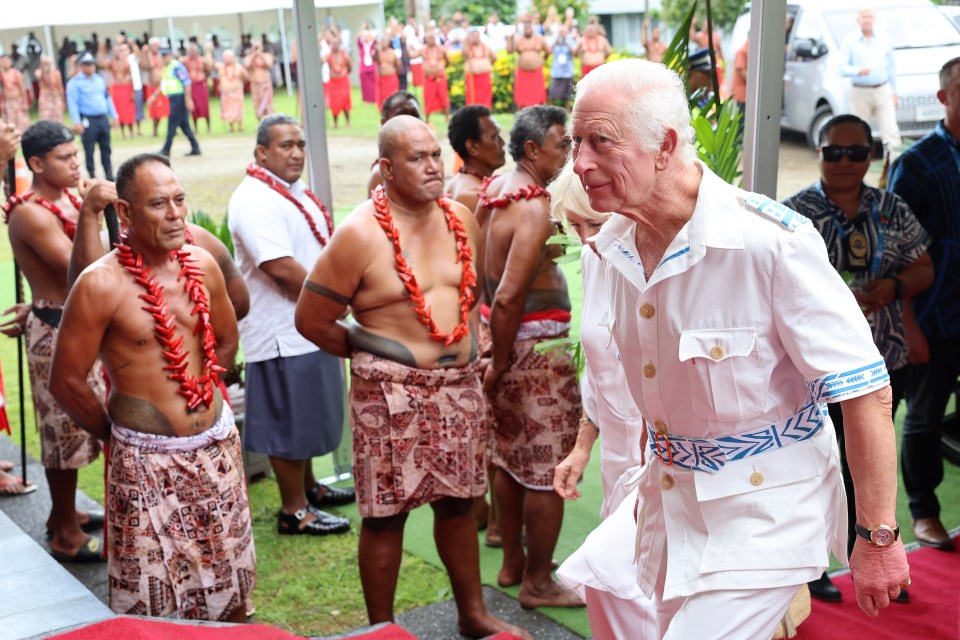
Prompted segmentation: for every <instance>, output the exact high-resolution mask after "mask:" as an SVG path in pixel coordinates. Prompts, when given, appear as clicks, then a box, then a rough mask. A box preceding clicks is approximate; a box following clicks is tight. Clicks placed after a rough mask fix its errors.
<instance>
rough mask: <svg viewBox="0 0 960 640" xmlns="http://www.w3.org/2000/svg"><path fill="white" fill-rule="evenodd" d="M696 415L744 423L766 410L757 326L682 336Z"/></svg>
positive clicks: (689, 332)
mask: <svg viewBox="0 0 960 640" xmlns="http://www.w3.org/2000/svg"><path fill="white" fill-rule="evenodd" d="M679 355H680V362H682V363H683V367H684V369H685V370H686V372H687V378H688V381H689V393H690V401H691V403H692V405H693V412H694V413H695V414H696V415H697V416H699V417H700V418H703V419H704V420H720V421H732V420H744V419H747V418H752V417H753V416H756V415H758V414H759V413H761V412H762V411H763V410H764V398H765V389H766V381H765V380H764V377H763V368H762V367H761V366H760V353H759V350H758V347H757V330H756V328H755V327H738V328H727V329H688V330H686V331H683V332H682V333H681V334H680V354H679Z"/></svg>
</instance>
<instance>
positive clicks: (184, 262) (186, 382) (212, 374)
mask: <svg viewBox="0 0 960 640" xmlns="http://www.w3.org/2000/svg"><path fill="white" fill-rule="evenodd" d="M115 246H116V247H117V260H118V261H119V262H120V264H121V265H122V266H123V268H124V269H126V270H127V271H129V272H130V273H131V274H132V275H133V279H134V281H135V282H136V283H137V284H138V285H140V286H141V287H143V288H144V289H146V293H141V294H140V295H139V296H138V297H139V298H140V299H141V300H143V301H144V302H146V303H147V306H145V307H141V308H142V309H143V310H144V311H146V312H147V313H149V314H151V315H152V316H153V321H154V327H153V333H154V337H155V338H156V339H157V342H159V343H160V348H161V353H162V354H163V359H164V360H166V361H167V365H166V366H165V367H163V370H164V371H167V372H169V373H168V374H167V378H168V379H170V380H174V381H176V382H179V383H180V389H179V390H178V391H177V393H179V394H180V395H181V396H183V397H184V398H186V399H187V411H196V410H197V409H198V408H199V407H200V405H201V404H202V405H205V406H206V407H208V408H209V407H210V406H212V405H213V390H214V388H215V387H216V386H217V385H218V384H219V375H220V374H221V373H223V372H224V371H226V369H224V368H223V367H221V366H219V365H218V364H217V354H216V351H215V349H216V346H217V339H216V337H215V336H214V335H213V326H212V325H211V324H210V307H209V305H208V304H207V294H206V292H205V291H204V290H203V279H202V276H203V271H201V270H200V268H199V267H197V266H195V264H194V263H195V262H196V258H194V257H193V256H191V255H190V252H189V251H186V250H185V249H179V250H175V251H171V252H170V261H171V262H173V261H174V260H178V261H179V262H180V274H179V275H178V276H177V282H179V281H180V280H183V281H184V282H183V288H184V290H185V291H186V292H187V295H188V296H189V297H190V302H192V303H193V305H194V307H193V311H192V312H191V315H195V316H197V318H198V321H197V328H196V329H194V331H193V335H198V334H200V335H201V340H202V345H203V356H204V363H203V375H201V376H198V377H194V376H190V375H188V374H187V366H188V365H189V360H187V352H186V351H184V349H183V336H182V335H179V336H178V335H177V324H176V322H177V317H176V316H175V315H174V314H172V313H168V312H167V303H166V300H165V299H164V288H163V285H161V284H160V282H159V281H158V280H157V276H156V275H152V274H151V273H150V267H148V266H144V264H143V255H142V254H140V253H137V252H135V251H134V250H133V249H131V248H130V247H129V246H127V245H125V244H118V245H115Z"/></svg>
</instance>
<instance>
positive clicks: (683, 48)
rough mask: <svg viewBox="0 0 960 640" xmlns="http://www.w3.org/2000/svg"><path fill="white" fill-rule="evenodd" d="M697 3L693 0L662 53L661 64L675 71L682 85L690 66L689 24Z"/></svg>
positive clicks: (685, 82) (691, 21)
mask: <svg viewBox="0 0 960 640" xmlns="http://www.w3.org/2000/svg"><path fill="white" fill-rule="evenodd" d="M698 4H700V3H699V0H693V4H691V5H690V9H689V10H688V11H687V15H686V16H685V17H684V19H683V22H682V23H681V24H680V26H679V27H677V34H676V35H675V36H673V41H671V42H670V46H668V47H667V50H666V52H664V54H663V66H665V67H666V68H668V69H671V70H673V71H676V72H677V75H679V76H680V77H681V78H683V83H684V86H686V84H687V70H688V69H689V67H690V25H691V24H693V16H694V15H695V14H696V12H697V5H698Z"/></svg>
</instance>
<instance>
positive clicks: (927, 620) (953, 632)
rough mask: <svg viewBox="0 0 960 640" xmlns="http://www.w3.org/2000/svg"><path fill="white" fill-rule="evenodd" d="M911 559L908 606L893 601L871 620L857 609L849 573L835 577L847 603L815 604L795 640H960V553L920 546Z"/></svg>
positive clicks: (910, 555) (798, 630)
mask: <svg viewBox="0 0 960 640" xmlns="http://www.w3.org/2000/svg"><path fill="white" fill-rule="evenodd" d="M958 538H960V536H958ZM955 541H957V538H955ZM908 559H909V561H910V579H911V580H912V584H911V585H910V589H908V591H909V592H910V602H909V603H907V604H898V603H896V602H893V603H891V604H890V606H889V607H887V608H886V609H881V610H880V615H879V616H878V617H876V618H868V617H867V616H866V614H865V613H863V612H862V611H861V610H860V607H858V606H857V596H856V594H855V593H854V589H853V578H851V577H850V574H849V573H848V574H846V575H844V576H839V577H834V578H833V583H834V584H835V585H837V587H839V589H840V591H841V592H842V593H843V601H842V602H840V603H837V604H831V603H828V602H820V601H819V600H814V601H813V612H812V613H811V614H810V617H809V618H807V620H806V621H804V622H803V624H801V625H800V627H799V628H798V629H797V639H798V640H833V639H834V638H843V640H906V639H907V638H923V639H924V640H950V639H956V638H960V553H958V552H956V551H953V552H944V551H936V550H934V549H927V548H922V549H920V550H919V551H914V552H913V553H911V554H909V556H908Z"/></svg>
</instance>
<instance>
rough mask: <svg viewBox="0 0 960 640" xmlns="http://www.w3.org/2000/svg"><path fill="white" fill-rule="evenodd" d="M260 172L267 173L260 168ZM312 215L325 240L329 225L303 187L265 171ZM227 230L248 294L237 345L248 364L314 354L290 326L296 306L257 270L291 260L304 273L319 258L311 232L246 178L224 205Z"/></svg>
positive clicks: (285, 204)
mask: <svg viewBox="0 0 960 640" xmlns="http://www.w3.org/2000/svg"><path fill="white" fill-rule="evenodd" d="M264 171H267V170H266V169H264ZM267 174H268V175H270V176H272V177H273V178H274V179H275V180H277V181H278V182H279V183H280V184H282V185H284V186H286V187H287V188H288V189H289V190H290V193H292V194H293V196H294V197H296V198H297V200H299V201H300V202H301V203H302V204H303V205H304V207H306V209H307V211H308V212H309V213H310V215H311V216H313V220H314V223H315V224H316V225H317V229H319V231H320V233H321V234H322V235H323V236H324V237H327V236H328V235H329V234H328V230H327V223H326V220H325V218H324V217H323V214H322V213H321V212H320V210H319V208H318V207H317V206H316V205H315V204H314V203H313V201H312V200H310V198H308V197H307V196H306V194H305V191H306V184H304V182H303V181H302V180H298V181H297V182H295V183H294V184H292V185H288V184H287V183H286V182H284V181H283V180H280V178H277V177H276V176H274V175H273V174H271V173H270V172H269V171H267ZM227 211H228V216H229V217H228V226H229V227H230V235H231V236H232V237H233V245H234V251H235V254H236V261H237V266H238V267H239V269H240V273H241V274H242V275H243V279H244V281H245V282H246V283H247V289H248V290H249V291H250V313H249V314H247V317H245V318H244V319H243V320H241V321H240V341H241V343H242V344H243V352H244V356H245V358H246V360H247V362H261V361H263V360H271V359H273V358H277V357H288V356H299V355H303V354H305V353H312V352H314V351H317V350H318V349H317V346H316V345H314V344H313V343H312V342H310V341H309V340H307V339H306V338H304V337H303V336H301V335H300V334H299V333H298V332H297V328H296V327H295V326H294V320H293V315H294V311H295V309H296V306H297V301H296V300H294V299H291V298H290V297H289V296H288V295H286V294H285V293H284V292H282V291H281V290H280V287H278V286H277V284H276V283H275V282H274V281H273V279H272V278H271V277H270V276H268V275H267V273H266V272H265V271H263V270H262V269H260V268H259V267H260V265H261V264H263V263H264V262H268V261H270V260H276V259H278V258H287V257H292V258H293V259H294V260H296V261H297V262H298V263H300V265H302V266H303V268H304V269H306V270H307V273H309V272H310V270H311V269H312V268H313V264H314V263H315V262H316V261H317V258H318V257H320V250H321V247H320V243H319V242H317V239H316V238H315V237H314V236H313V233H312V232H311V231H310V226H309V225H308V224H307V220H306V218H305V217H304V216H303V213H301V212H300V210H299V209H297V207H296V205H294V204H293V203H292V202H290V201H289V200H287V199H286V198H284V197H283V196H281V195H280V194H279V193H277V192H276V191H274V190H273V189H271V188H270V187H268V186H267V185H266V184H264V183H263V182H261V181H259V180H257V179H256V178H252V177H250V176H246V177H245V178H244V179H243V182H241V183H240V186H238V187H237V189H236V191H234V192H233V196H231V197H230V204H229V205H228V209H227Z"/></svg>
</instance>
